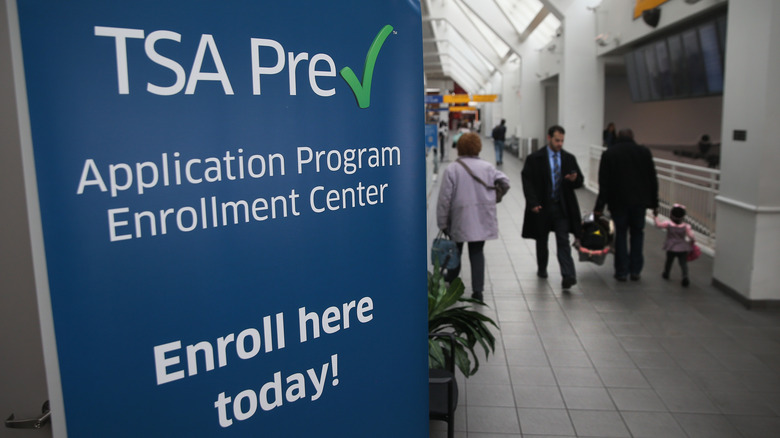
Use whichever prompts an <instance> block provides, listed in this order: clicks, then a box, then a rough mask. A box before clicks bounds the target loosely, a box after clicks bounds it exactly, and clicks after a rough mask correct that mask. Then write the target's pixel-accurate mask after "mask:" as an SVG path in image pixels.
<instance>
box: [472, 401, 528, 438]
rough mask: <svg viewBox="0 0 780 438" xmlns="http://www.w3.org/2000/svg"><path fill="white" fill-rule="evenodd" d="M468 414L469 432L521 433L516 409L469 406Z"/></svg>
mask: <svg viewBox="0 0 780 438" xmlns="http://www.w3.org/2000/svg"><path fill="white" fill-rule="evenodd" d="M466 412H467V414H466V415H467V418H466V421H467V424H468V431H469V432H490V433H515V434H517V433H520V425H519V424H518V422H517V411H516V410H515V409H514V408H497V407H481V406H468V407H467V409H466Z"/></svg>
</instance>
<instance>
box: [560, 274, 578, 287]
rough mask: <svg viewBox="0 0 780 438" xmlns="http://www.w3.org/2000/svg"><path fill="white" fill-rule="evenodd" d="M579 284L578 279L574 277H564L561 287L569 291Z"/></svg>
mask: <svg viewBox="0 0 780 438" xmlns="http://www.w3.org/2000/svg"><path fill="white" fill-rule="evenodd" d="M575 284H577V279H576V278H573V277H563V282H562V283H561V286H563V288H564V289H569V288H571V287H572V286H574V285H575Z"/></svg>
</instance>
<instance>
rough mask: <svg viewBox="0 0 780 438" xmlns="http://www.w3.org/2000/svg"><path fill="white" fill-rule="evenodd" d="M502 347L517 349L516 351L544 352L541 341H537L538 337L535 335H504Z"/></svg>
mask: <svg viewBox="0 0 780 438" xmlns="http://www.w3.org/2000/svg"><path fill="white" fill-rule="evenodd" d="M503 339H504V346H505V347H506V348H507V349H509V348H511V349H518V350H531V349H534V350H539V351H540V352H541V351H544V348H543V347H542V341H541V339H539V336H538V335H537V334H536V333H531V334H527V335H520V334H512V335H508V334H507V335H504V336H503Z"/></svg>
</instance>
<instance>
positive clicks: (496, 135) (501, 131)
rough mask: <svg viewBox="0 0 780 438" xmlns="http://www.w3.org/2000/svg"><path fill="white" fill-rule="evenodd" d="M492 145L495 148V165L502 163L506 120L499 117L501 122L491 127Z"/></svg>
mask: <svg viewBox="0 0 780 438" xmlns="http://www.w3.org/2000/svg"><path fill="white" fill-rule="evenodd" d="M491 137H493V146H494V147H495V148H496V165H498V166H500V165H502V164H504V142H505V141H506V120H505V119H501V124H500V125H498V126H496V127H495V128H493V133H492V134H491Z"/></svg>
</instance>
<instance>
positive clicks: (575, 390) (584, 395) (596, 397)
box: [561, 387, 615, 411]
mask: <svg viewBox="0 0 780 438" xmlns="http://www.w3.org/2000/svg"><path fill="white" fill-rule="evenodd" d="M561 393H562V394H563V400H564V402H565V403H566V408H567V409H584V410H593V411H596V410H601V411H614V410H615V404H614V403H612V399H611V398H610V397H609V394H608V393H607V390H606V389H604V388H582V387H561Z"/></svg>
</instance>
